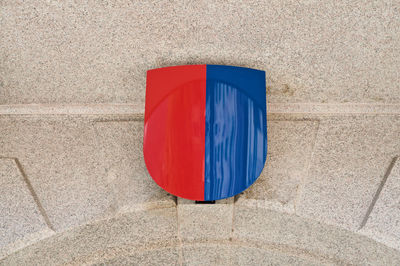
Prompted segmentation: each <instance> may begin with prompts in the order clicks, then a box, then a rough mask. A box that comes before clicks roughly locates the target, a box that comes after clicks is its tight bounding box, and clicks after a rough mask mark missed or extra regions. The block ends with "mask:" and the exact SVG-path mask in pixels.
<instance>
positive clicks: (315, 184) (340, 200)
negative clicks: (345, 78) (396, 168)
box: [297, 115, 400, 230]
mask: <svg viewBox="0 0 400 266" xmlns="http://www.w3.org/2000/svg"><path fill="white" fill-rule="evenodd" d="M399 139H400V117H399V116H385V115H381V116H355V117H334V118H327V119H324V120H321V123H320V126H319V131H318V135H317V139H316V144H315V150H314V154H313V159H312V162H311V168H310V173H309V175H308V176H307V178H306V180H305V186H304V189H303V191H302V194H301V196H300V200H299V206H298V208H297V211H298V214H299V215H304V216H306V217H310V218H311V219H317V220H319V221H323V222H325V223H330V224H339V225H341V226H343V227H345V228H348V229H351V230H358V228H359V227H360V226H361V223H362V220H363V219H364V216H365V215H366V212H367V209H368V207H369V205H370V204H371V202H372V199H373V197H374V195H375V192H376V191H377V189H378V187H379V184H380V183H381V180H382V178H383V176H384V174H385V172H386V169H387V167H388V166H389V164H390V162H391V161H392V159H393V157H395V156H396V155H397V154H398V153H399V151H400V141H399ZM393 200H394V201H395V199H393Z"/></svg>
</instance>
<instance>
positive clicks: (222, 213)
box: [177, 198, 233, 241]
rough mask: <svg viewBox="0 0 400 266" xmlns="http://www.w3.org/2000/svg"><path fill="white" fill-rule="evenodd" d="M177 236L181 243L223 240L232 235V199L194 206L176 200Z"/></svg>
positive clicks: (191, 202)
mask: <svg viewBox="0 0 400 266" xmlns="http://www.w3.org/2000/svg"><path fill="white" fill-rule="evenodd" d="M177 207H178V223H179V235H180V237H181V239H182V240H183V241H194V240H196V241H198V240H216V239H218V240H223V239H225V240H226V239H229V238H230V237H231V233H232V215H233V198H229V199H224V200H218V201H216V203H215V204H196V203H195V202H194V201H190V200H185V199H181V198H178V206H177Z"/></svg>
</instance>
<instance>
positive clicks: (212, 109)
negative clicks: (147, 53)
mask: <svg viewBox="0 0 400 266" xmlns="http://www.w3.org/2000/svg"><path fill="white" fill-rule="evenodd" d="M265 102H266V98H265V73H264V71H258V70H254V69H248V68H241V67H231V66H214V65H208V66H207V92H206V141H205V144H206V149H205V167H206V169H205V191H204V193H205V196H204V198H205V200H215V199H222V198H228V197H232V196H234V195H236V194H238V193H240V192H242V191H243V190H245V189H246V188H248V187H249V186H250V185H251V184H253V182H254V181H255V180H256V179H257V177H258V176H259V175H260V173H261V171H262V169H263V167H264V162H265V159H266V155H267V135H266V134H267V130H266V103H265Z"/></svg>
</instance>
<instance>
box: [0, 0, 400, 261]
mask: <svg viewBox="0 0 400 266" xmlns="http://www.w3.org/2000/svg"><path fill="white" fill-rule="evenodd" d="M399 14H400V3H398V2H394V1H350V2H349V1H333V0H332V1H330V0H329V1H314V0H304V1H286V0H284V1H281V0H279V1H278V0H277V1H275V0H272V1H252V0H246V1H212V0H199V1H127V0H126V1H123V0H120V1H102V0H92V1H45V0H39V1H9V0H0V265H15V264H50V265H54V264H82V263H87V264H98V263H106V264H115V265H119V264H124V263H130V264H143V265H154V264H179V265H204V264H212V265H214V264H228V265H232V264H233V265H246V264H249V265H262V264H268V263H270V264H299V265H321V264H329V265H332V264H339V265H340V264H358V265H369V264H373V265H376V264H391V265H400V215H399V213H400V212H399V210H400V192H399V191H400V159H399V158H400V157H399V156H400V74H399V73H400V72H399V69H400V34H399V28H400V15H399ZM180 64H228V65H237V66H245V67H252V68H258V69H262V70H265V71H266V73H267V74H266V79H267V88H266V91H267V101H268V105H267V111H268V136H269V139H268V147H269V148H268V158H267V162H266V164H265V167H264V170H263V172H262V174H261V176H260V178H259V179H258V181H257V182H256V183H255V184H254V185H253V186H251V187H250V188H249V189H248V190H247V191H245V192H244V193H242V194H240V195H238V196H236V197H235V198H234V199H233V198H231V199H228V200H223V201H219V202H217V203H216V204H214V205H203V204H202V205H199V204H194V203H193V202H190V201H185V200H182V199H177V198H175V197H173V196H171V195H168V194H167V193H166V192H165V191H163V190H162V189H160V188H159V187H158V186H157V185H156V184H155V183H154V182H153V181H152V180H151V178H150V176H149V175H148V172H147V170H146V167H145V164H144V161H143V154H142V138H143V111H144V97H145V81H146V71H147V70H148V69H151V68H157V67H164V66H171V65H180Z"/></svg>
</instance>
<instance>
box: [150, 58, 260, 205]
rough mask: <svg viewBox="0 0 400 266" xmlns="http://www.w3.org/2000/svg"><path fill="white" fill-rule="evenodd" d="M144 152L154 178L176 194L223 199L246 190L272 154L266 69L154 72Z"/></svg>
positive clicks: (198, 68)
mask: <svg viewBox="0 0 400 266" xmlns="http://www.w3.org/2000/svg"><path fill="white" fill-rule="evenodd" d="M143 152H144V157H145V162H146V165H147V168H148V171H149V173H150V175H151V177H152V178H153V179H154V181H155V182H156V183H157V184H158V185H160V186H161V187H162V188H163V189H165V190H166V191H168V192H170V193H171V194H174V195H176V196H179V197H183V198H186V199H191V200H201V201H203V200H217V199H222V198H227V197H231V196H234V195H236V194H238V193H240V192H241V191H243V190H245V189H246V188H248V187H249V186H250V185H251V184H252V183H253V182H254V181H255V180H256V179H257V177H258V176H259V175H260V173H261V171H262V169H263V166H264V162H265V159H266V154H267V131H266V99H265V73H264V71H259V70H254V69H248V68H240V67H231V66H217V65H207V66H206V65H188V66H176V67H167V68H161V69H154V70H149V71H148V73H147V88H146V110H145V132H144V145H143Z"/></svg>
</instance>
